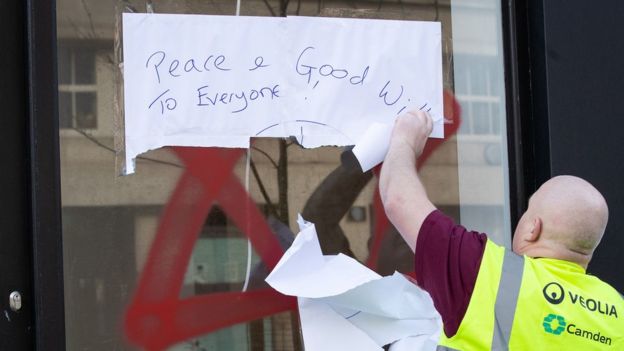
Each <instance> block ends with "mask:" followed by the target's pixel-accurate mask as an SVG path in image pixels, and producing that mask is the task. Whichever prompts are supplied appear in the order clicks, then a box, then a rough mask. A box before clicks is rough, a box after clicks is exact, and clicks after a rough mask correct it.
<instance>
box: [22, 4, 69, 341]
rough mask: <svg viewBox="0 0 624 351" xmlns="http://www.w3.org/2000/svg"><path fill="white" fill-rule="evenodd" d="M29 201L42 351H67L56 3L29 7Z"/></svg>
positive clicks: (38, 337)
mask: <svg viewBox="0 0 624 351" xmlns="http://www.w3.org/2000/svg"><path fill="white" fill-rule="evenodd" d="M26 18H27V33H28V38H27V39H28V43H27V50H28V66H29V70H28V106H29V120H28V122H29V133H30V134H29V146H30V152H29V156H30V200H31V213H32V218H31V225H32V254H33V257H32V263H33V273H34V274H33V290H34V313H35V316H34V317H35V346H36V349H38V350H64V349H65V308H64V294H63V249H62V237H63V235H62V226H61V197H60V193H61V183H60V153H59V125H58V124H59V121H58V84H57V68H56V62H57V53H56V40H57V38H56V2H55V1H54V0H49V1H41V0H28V1H27V2H26Z"/></svg>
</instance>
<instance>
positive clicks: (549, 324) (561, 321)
mask: <svg viewBox="0 0 624 351" xmlns="http://www.w3.org/2000/svg"><path fill="white" fill-rule="evenodd" d="M555 320H556V322H555ZM542 325H543V326H544V331H545V332H547V333H550V334H554V335H560V334H561V333H563V331H564V330H565V326H566V321H565V318H563V316H558V315H556V314H552V313H550V314H549V315H548V316H546V317H544V323H543V324H542ZM555 326H556V328H554V327H555Z"/></svg>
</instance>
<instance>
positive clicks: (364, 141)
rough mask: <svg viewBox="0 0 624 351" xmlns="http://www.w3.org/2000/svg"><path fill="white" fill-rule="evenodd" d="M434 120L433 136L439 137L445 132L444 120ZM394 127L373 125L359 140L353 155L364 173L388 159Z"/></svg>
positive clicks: (383, 124) (437, 118)
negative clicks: (442, 131)
mask: <svg viewBox="0 0 624 351" xmlns="http://www.w3.org/2000/svg"><path fill="white" fill-rule="evenodd" d="M433 118H434V119H433V129H432V131H431V136H432V137H437V136H439V135H442V134H441V132H440V131H441V130H444V118H443V117H442V116H441V115H439V116H434V117H433ZM393 127H394V124H393V123H373V124H371V125H370V126H369V127H368V129H366V131H365V132H364V134H363V135H362V136H361V137H360V138H359V139H358V140H357V143H356V144H355V146H354V147H353V155H355V158H356V159H357V160H358V162H359V163H360V168H362V172H366V171H368V170H369V169H371V168H373V167H375V166H377V165H378V164H380V163H381V162H383V160H384V159H385V158H386V154H387V153H388V148H389V147H390V137H391V135H392V128H393Z"/></svg>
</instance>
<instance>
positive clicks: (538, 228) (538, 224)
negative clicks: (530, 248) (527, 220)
mask: <svg viewBox="0 0 624 351" xmlns="http://www.w3.org/2000/svg"><path fill="white" fill-rule="evenodd" d="M532 225H533V228H531V232H530V233H529V235H528V236H527V239H526V240H527V241H529V242H536V241H537V240H539V237H540V235H541V234H542V219H541V218H540V217H535V218H533V223H532Z"/></svg>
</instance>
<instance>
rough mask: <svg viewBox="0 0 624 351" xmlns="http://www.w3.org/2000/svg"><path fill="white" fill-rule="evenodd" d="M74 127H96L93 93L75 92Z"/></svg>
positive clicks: (94, 96)
mask: <svg viewBox="0 0 624 351" xmlns="http://www.w3.org/2000/svg"><path fill="white" fill-rule="evenodd" d="M75 97H76V127H77V128H88V129H92V128H96V127H97V116H96V113H95V111H96V95H95V93H76V95H75Z"/></svg>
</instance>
